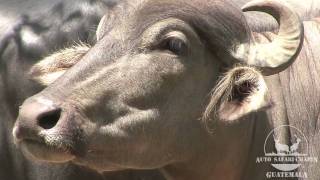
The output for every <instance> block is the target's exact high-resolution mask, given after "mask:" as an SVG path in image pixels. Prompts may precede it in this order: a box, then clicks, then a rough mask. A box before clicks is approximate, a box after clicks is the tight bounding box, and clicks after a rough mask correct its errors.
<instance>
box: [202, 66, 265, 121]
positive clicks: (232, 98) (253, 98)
mask: <svg viewBox="0 0 320 180" xmlns="http://www.w3.org/2000/svg"><path fill="white" fill-rule="evenodd" d="M266 94H267V86H266V83H265V81H264V79H263V76H262V74H261V73H260V72H259V71H258V70H256V69H254V68H253V67H235V68H233V69H232V70H230V71H228V72H227V73H226V74H225V75H224V76H223V77H222V78H221V80H220V81H219V82H218V84H217V85H216V87H215V89H214V90H213V91H212V96H211V99H210V102H209V104H208V106H207V108H206V110H205V113H204V118H205V120H208V119H212V118H214V119H218V120H222V121H227V122H232V121H234V120H238V119H239V118H241V117H243V116H245V115H247V114H249V113H251V112H255V111H258V110H259V109H261V108H264V107H266V106H268V103H267V100H266Z"/></svg>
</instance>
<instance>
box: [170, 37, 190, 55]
mask: <svg viewBox="0 0 320 180" xmlns="http://www.w3.org/2000/svg"><path fill="white" fill-rule="evenodd" d="M165 48H166V49H167V50H169V51H171V52H172V53H174V54H176V55H183V54H184V53H186V51H187V45H186V43H185V42H184V41H183V40H181V39H178V38H170V39H168V40H167V43H166V47H165Z"/></svg>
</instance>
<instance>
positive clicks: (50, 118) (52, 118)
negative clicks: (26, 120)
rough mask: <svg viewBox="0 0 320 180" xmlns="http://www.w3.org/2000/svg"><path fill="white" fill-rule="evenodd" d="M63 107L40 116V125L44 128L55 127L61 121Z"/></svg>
mask: <svg viewBox="0 0 320 180" xmlns="http://www.w3.org/2000/svg"><path fill="white" fill-rule="evenodd" d="M60 116H61V109H56V110H53V111H49V112H46V113H44V114H42V115H40V116H39V117H38V125H39V126H40V127H42V128H43V129H51V128H53V127H54V126H55V125H56V124H57V123H58V121H59V119H60Z"/></svg>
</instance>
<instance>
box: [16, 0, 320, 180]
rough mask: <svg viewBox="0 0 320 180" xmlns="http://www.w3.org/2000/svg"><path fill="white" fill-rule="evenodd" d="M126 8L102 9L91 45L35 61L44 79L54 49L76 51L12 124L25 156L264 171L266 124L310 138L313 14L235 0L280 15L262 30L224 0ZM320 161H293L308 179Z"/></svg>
mask: <svg viewBox="0 0 320 180" xmlns="http://www.w3.org/2000/svg"><path fill="white" fill-rule="evenodd" d="M129 4H130V3H129ZM128 8H129V9H130V10H129V11H122V9H116V10H115V11H114V12H113V13H114V14H110V15H107V16H105V17H104V18H103V19H102V20H101V22H100V25H99V27H98V30H97V38H98V42H97V44H95V45H94V46H93V47H91V48H89V50H88V52H87V53H83V52H82V51H81V52H79V53H77V49H80V48H74V49H73V50H70V49H69V50H68V51H69V53H67V52H60V53H57V54H55V55H53V56H51V57H49V59H45V60H44V61H43V64H45V65H48V64H49V65H50V66H49V67H56V68H57V69H55V70H52V69H50V68H46V67H42V65H41V64H39V65H38V66H35V69H33V71H32V74H33V75H34V76H36V79H39V80H41V82H43V83H48V82H50V83H51V82H52V80H51V79H50V77H52V76H54V75H55V74H56V73H58V74H59V73H60V72H61V71H60V70H62V72H61V73H64V72H65V70H66V69H65V68H63V67H64V65H62V66H60V65H59V64H55V63H52V61H53V60H54V59H55V58H65V59H67V60H72V56H71V57H70V56H68V57H65V55H66V54H68V55H72V54H73V56H74V58H75V59H77V58H78V57H79V58H80V59H79V62H78V63H77V64H76V65H74V66H73V67H71V68H70V69H69V70H67V71H66V72H65V73H64V75H63V76H61V77H60V78H59V79H58V80H57V81H55V82H53V84H51V85H49V87H47V88H46V89H45V90H43V91H42V92H40V93H39V94H37V95H35V96H33V97H31V98H29V99H27V100H26V101H25V102H24V103H23V105H22V107H21V109H20V113H19V117H18V119H17V122H16V124H15V128H14V130H13V135H14V137H15V140H16V143H17V144H18V145H19V146H20V148H21V149H22V150H23V152H24V154H25V155H27V156H28V157H30V158H32V159H34V160H36V161H45V162H59V163H64V162H70V161H72V162H74V163H76V164H81V165H85V166H89V167H91V168H93V169H96V170H97V171H100V172H103V171H116V170H124V169H155V168H161V170H162V172H163V174H164V175H165V176H166V177H167V178H168V179H184V180H188V179H203V180H206V179H265V172H266V171H268V170H269V168H270V167H269V166H264V167H261V166H257V164H256V163H255V158H256V157H257V156H259V155H261V154H262V153H263V152H262V151H263V150H262V148H261V147H262V146H263V141H264V140H265V137H266V134H267V133H268V132H269V130H270V129H272V127H276V126H278V125H281V124H290V125H294V126H297V127H300V128H301V131H302V132H304V134H305V135H306V136H307V139H308V140H309V141H310V142H316V140H317V137H318V136H319V133H317V131H316V128H317V126H316V124H317V119H318V114H319V107H318V106H319V104H318V103H317V102H318V100H319V96H318V92H319V87H320V86H319V83H318V81H316V80H317V77H318V76H319V75H318V73H317V69H319V68H318V66H319V64H318V63H317V58H318V57H319V54H317V52H316V51H314V50H315V48H316V47H318V46H319V42H320V41H319V25H318V23H317V22H316V21H310V22H305V23H304V24H303V23H302V21H301V19H300V18H299V16H298V15H297V14H296V13H295V12H294V11H293V10H292V9H291V8H290V7H289V6H286V5H284V4H282V3H280V2H277V1H275V0H266V1H254V2H251V3H249V4H247V5H245V6H244V7H243V10H244V11H261V12H267V13H269V14H270V15H272V16H273V17H274V18H275V19H276V20H277V22H278V23H279V25H280V26H279V30H274V31H270V32H263V33H257V32H260V31H253V30H252V29H250V27H249V26H248V23H249V22H248V21H247V20H246V18H245V17H244V13H243V12H242V11H241V10H240V9H239V8H238V7H237V6H234V5H233V4H231V3H228V2H225V1H219V0H215V1H206V3H204V2H203V1H191V0H190V1H169V0H163V1H152V0H149V1H138V2H132V3H131V4H130V6H129V7H128ZM110 22H112V23H113V26H112V27H111V26H108V25H107V24H110ZM303 27H305V32H304V31H303ZM259 28H261V29H266V27H263V26H262V27H255V29H259ZM274 32H277V33H274ZM70 52H71V53H70ZM52 59H53V60H52ZM66 62H68V61H66ZM235 64H240V65H237V66H235ZM221 76H222V78H219V77H221ZM303 81H305V82H306V83H302V82H303ZM210 94H211V95H210ZM305 100H307V101H305ZM301 105H303V106H301ZM209 130H211V131H212V133H209ZM288 138H291V134H290V132H289V134H288ZM312 144H314V145H312ZM310 145H311V146H309V149H308V151H309V152H310V153H313V154H319V151H318V150H317V143H310ZM317 168H318V166H317V165H309V164H307V163H306V164H305V166H304V167H302V168H301V170H302V169H305V170H306V171H308V172H309V177H310V178H311V179H316V178H317V177H318V174H317V171H316V169H317Z"/></svg>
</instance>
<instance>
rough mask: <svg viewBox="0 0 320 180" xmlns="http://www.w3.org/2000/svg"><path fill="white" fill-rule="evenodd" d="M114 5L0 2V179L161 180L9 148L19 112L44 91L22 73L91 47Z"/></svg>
mask: <svg viewBox="0 0 320 180" xmlns="http://www.w3.org/2000/svg"><path fill="white" fill-rule="evenodd" d="M117 2H118V1H112V0H105V1H95V0H79V1H69V0H66V1H51V0H49V1H48V0H47V1H45V0H43V1H37V0H36V1H23V0H22V1H21V0H8V1H5V0H1V1H0V75H1V76H0V147H1V148H0V162H1V163H0V179H12V180H27V179H29V180H43V179H48V180H58V179H59V180H67V179H68V180H73V179H74V180H82V179H83V180H84V179H92V180H102V179H110V180H129V179H130V180H141V179H146V178H147V179H162V178H161V176H160V175H159V174H158V173H157V172H153V171H150V172H149V171H142V172H140V171H135V172H133V171H124V172H119V173H117V172H115V173H104V174H100V173H97V172H96V171H94V170H90V169H88V168H85V167H81V166H76V165H73V164H70V163H69V164H61V165H60V164H58V165H56V164H47V163H39V162H32V161H30V160H28V159H26V158H25V157H24V156H23V155H22V154H21V151H20V150H18V149H17V148H16V146H15V145H14V143H13V138H12V133H11V129H12V127H13V124H14V122H15V119H16V117H17V114H18V111H19V106H20V105H21V103H22V102H23V100H24V99H26V98H27V97H29V96H31V95H33V94H35V93H36V92H38V91H40V90H41V89H43V88H44V86H43V85H41V84H39V83H37V82H35V81H32V80H30V78H29V75H28V71H29V69H30V67H31V66H33V65H34V64H35V63H37V62H38V61H39V60H40V59H41V58H43V57H44V56H47V55H48V54H50V53H52V52H55V51H57V50H59V49H63V48H65V47H69V46H73V45H75V44H77V43H87V44H94V43H95V38H96V37H95V31H96V28H97V25H98V23H99V21H100V19H101V17H102V16H103V15H104V14H105V13H106V12H107V11H108V10H109V9H110V8H111V9H112V8H113V6H115V5H116V4H117Z"/></svg>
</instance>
